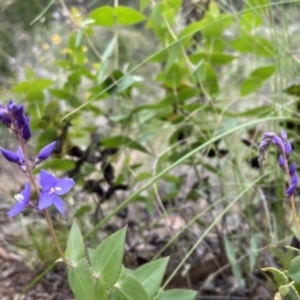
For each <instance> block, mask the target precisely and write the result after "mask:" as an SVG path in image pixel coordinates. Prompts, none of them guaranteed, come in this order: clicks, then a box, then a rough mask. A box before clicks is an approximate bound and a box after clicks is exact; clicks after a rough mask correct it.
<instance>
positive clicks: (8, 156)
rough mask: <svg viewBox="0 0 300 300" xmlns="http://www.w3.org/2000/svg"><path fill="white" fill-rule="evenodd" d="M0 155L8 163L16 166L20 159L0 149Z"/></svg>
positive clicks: (14, 154)
mask: <svg viewBox="0 0 300 300" xmlns="http://www.w3.org/2000/svg"><path fill="white" fill-rule="evenodd" d="M1 153H2V154H3V156H4V157H5V158H6V159H7V160H8V161H10V162H13V163H16V164H17V163H19V160H20V158H19V156H18V155H17V154H16V153H15V152H13V151H10V150H5V149H1Z"/></svg>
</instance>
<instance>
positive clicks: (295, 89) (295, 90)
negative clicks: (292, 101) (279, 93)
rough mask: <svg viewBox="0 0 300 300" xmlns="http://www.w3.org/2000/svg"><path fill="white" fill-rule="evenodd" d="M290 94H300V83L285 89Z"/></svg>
mask: <svg viewBox="0 0 300 300" xmlns="http://www.w3.org/2000/svg"><path fill="white" fill-rule="evenodd" d="M284 92H286V93H287V94H289V95H293V96H300V84H293V85H290V86H289V87H288V88H286V89H285V90H284Z"/></svg>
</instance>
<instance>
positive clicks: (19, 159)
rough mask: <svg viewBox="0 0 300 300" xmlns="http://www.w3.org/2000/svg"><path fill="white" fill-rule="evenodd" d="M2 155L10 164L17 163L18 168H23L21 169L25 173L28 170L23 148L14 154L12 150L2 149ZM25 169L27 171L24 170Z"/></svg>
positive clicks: (19, 148)
mask: <svg viewBox="0 0 300 300" xmlns="http://www.w3.org/2000/svg"><path fill="white" fill-rule="evenodd" d="M0 151H1V153H2V155H3V156H4V157H5V158H6V159H7V160H8V161H10V162H12V163H16V164H17V165H18V166H20V167H21V169H22V170H23V171H24V170H26V167H25V159H24V155H23V152H22V148H21V147H18V150H17V152H16V153H15V152H13V151H10V150H6V149H1V150H0ZM24 168H25V169H24Z"/></svg>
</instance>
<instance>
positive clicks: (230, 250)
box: [225, 237, 243, 286]
mask: <svg viewBox="0 0 300 300" xmlns="http://www.w3.org/2000/svg"><path fill="white" fill-rule="evenodd" d="M225 251H226V255H227V258H228V261H229V263H230V265H231V269H232V272H233V275H234V277H235V278H236V280H237V282H238V283H239V285H240V286H241V285H242V283H243V277H242V272H241V268H240V266H239V264H238V263H237V262H236V259H235V253H234V247H233V245H232V244H231V243H230V242H229V240H228V239H227V238H226V237H225Z"/></svg>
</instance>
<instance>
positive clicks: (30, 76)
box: [24, 66, 35, 80]
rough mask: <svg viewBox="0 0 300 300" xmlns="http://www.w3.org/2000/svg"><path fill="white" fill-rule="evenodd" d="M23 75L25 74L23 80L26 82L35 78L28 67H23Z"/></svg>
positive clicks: (33, 72)
mask: <svg viewBox="0 0 300 300" xmlns="http://www.w3.org/2000/svg"><path fill="white" fill-rule="evenodd" d="M24 73H25V78H26V79H27V80H31V79H34V78H35V71H34V70H33V69H32V68H30V67H28V66H25V68H24Z"/></svg>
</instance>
